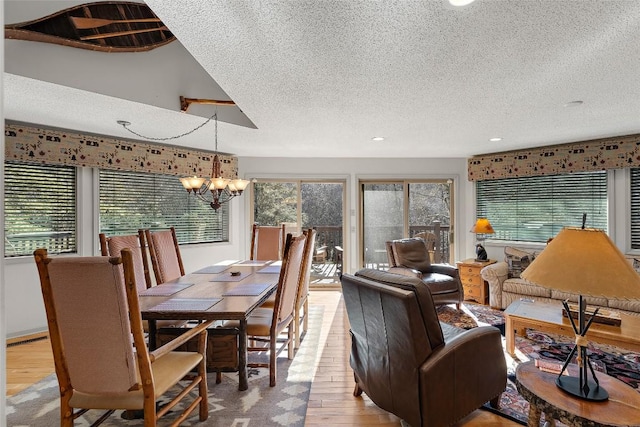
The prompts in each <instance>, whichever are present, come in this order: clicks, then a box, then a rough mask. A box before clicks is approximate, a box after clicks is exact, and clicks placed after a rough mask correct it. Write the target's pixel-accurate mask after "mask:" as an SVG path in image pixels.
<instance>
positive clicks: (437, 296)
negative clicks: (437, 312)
mask: <svg viewBox="0 0 640 427" xmlns="http://www.w3.org/2000/svg"><path fill="white" fill-rule="evenodd" d="M386 246H387V257H388V259H389V272H390V273H395V274H403V275H408V276H415V277H418V278H420V279H421V280H422V281H423V282H424V283H425V284H426V285H427V286H428V287H429V290H430V291H431V295H432V296H433V302H434V303H435V304H436V305H443V304H456V307H457V308H458V310H459V309H460V304H461V303H462V301H463V300H464V290H463V288H462V282H461V281H460V276H459V274H458V268H457V267H455V266H453V265H449V264H432V263H431V256H430V255H429V249H428V248H427V245H426V243H425V241H424V240H423V239H421V238H415V237H414V238H409V239H399V240H391V241H388V242H386Z"/></svg>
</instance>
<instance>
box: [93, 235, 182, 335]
mask: <svg viewBox="0 0 640 427" xmlns="http://www.w3.org/2000/svg"><path fill="white" fill-rule="evenodd" d="M98 238H99V239H100V253H101V254H102V256H119V255H120V253H121V251H122V250H123V249H125V248H129V249H131V255H132V258H133V271H134V276H135V278H136V286H137V287H138V293H140V292H144V291H145V290H146V289H148V288H150V287H152V286H154V283H153V280H152V278H151V274H150V271H149V255H148V253H147V244H146V239H145V237H144V230H138V234H129V235H125V236H107V235H106V234H104V233H100V234H99V235H98ZM186 324H187V321H186V320H158V321H157V322H156V326H157V327H158V329H159V328H176V327H179V326H184V325H186ZM142 326H143V329H144V331H145V332H149V322H148V321H146V320H143V321H142Z"/></svg>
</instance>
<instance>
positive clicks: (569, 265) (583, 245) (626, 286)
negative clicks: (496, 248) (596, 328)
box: [520, 221, 640, 401]
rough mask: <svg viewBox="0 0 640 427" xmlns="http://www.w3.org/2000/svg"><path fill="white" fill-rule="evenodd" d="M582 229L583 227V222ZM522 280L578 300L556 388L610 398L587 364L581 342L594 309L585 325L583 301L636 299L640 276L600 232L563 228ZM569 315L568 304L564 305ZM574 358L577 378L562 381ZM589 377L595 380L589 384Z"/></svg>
mask: <svg viewBox="0 0 640 427" xmlns="http://www.w3.org/2000/svg"><path fill="white" fill-rule="evenodd" d="M583 223H584V221H583ZM520 277H522V278H523V279H525V280H528V281H530V282H533V283H536V284H538V285H540V286H542V287H545V288H548V289H555V290H559V291H562V292H570V293H574V294H578V295H579V299H578V306H579V311H578V319H577V325H576V321H575V320H574V319H573V317H571V316H569V319H570V320H571V325H572V327H573V330H574V332H575V334H576V345H575V346H574V348H573V349H572V350H571V353H570V354H569V356H568V357H567V360H566V361H565V363H564V365H563V366H562V371H561V372H560V374H559V375H558V378H557V379H556V385H557V386H558V387H559V388H560V389H562V390H564V391H565V392H567V393H569V394H571V395H573V396H576V397H579V398H582V399H585V400H592V401H603V400H607V399H608V398H609V394H608V392H607V391H606V390H605V389H604V388H603V387H601V386H600V385H599V383H598V379H597V377H596V374H595V372H594V370H593V367H592V366H591V364H590V363H589V355H588V352H587V345H588V341H587V338H586V337H585V335H586V333H587V331H588V329H589V326H591V322H593V319H595V318H596V315H597V313H598V308H596V309H595V310H594V312H593V314H591V317H590V319H587V316H586V314H585V310H586V303H585V301H584V298H583V295H589V296H594V297H598V296H599V297H607V298H616V299H637V298H640V275H638V273H637V272H636V271H635V270H634V269H633V267H632V266H631V265H630V264H629V263H628V262H627V260H626V259H625V257H624V255H623V254H622V253H621V252H620V250H619V249H618V248H617V247H616V245H615V244H614V243H613V241H612V240H611V239H610V238H609V236H607V234H606V233H605V232H604V231H603V230H597V229H593V228H584V226H583V228H564V229H562V230H561V231H560V233H558V235H557V236H556V237H555V238H553V240H551V241H550V242H549V244H548V245H547V247H546V248H545V250H544V251H542V253H540V255H538V256H537V257H536V258H535V259H534V260H533V262H532V263H531V264H530V265H529V267H527V269H526V270H524V271H523V272H522V274H521V275H520ZM563 305H564V308H565V310H566V311H567V313H570V309H569V304H568V302H567V301H564V302H563ZM576 353H577V364H578V366H579V369H578V371H579V376H578V377H575V376H570V375H563V374H564V372H565V371H566V370H567V367H568V366H569V363H570V362H571V360H572V358H573V356H574V355H576ZM589 372H590V373H591V376H592V378H593V380H591V379H589V378H588V374H589Z"/></svg>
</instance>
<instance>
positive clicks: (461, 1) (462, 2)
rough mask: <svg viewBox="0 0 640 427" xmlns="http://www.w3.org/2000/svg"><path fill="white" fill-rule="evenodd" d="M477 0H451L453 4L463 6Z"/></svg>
mask: <svg viewBox="0 0 640 427" xmlns="http://www.w3.org/2000/svg"><path fill="white" fill-rule="evenodd" d="M474 1H475V0H449V3H450V4H451V6H456V7H462V6H467V5H469V4H471V3H473V2H474Z"/></svg>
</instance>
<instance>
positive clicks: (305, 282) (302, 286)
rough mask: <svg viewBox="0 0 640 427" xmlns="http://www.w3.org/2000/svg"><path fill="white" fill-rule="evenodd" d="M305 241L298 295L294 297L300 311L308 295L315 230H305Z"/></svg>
mask: <svg viewBox="0 0 640 427" xmlns="http://www.w3.org/2000/svg"><path fill="white" fill-rule="evenodd" d="M304 233H305V234H306V236H307V240H306V242H305V244H304V254H303V258H302V270H301V271H300V278H299V283H298V294H297V295H296V307H297V308H298V309H300V304H301V303H302V302H303V301H304V299H305V298H306V296H307V295H308V294H309V281H310V280H311V268H312V265H313V254H314V252H315V246H316V235H317V232H316V230H314V229H312V228H310V229H308V230H305V231H304Z"/></svg>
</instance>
